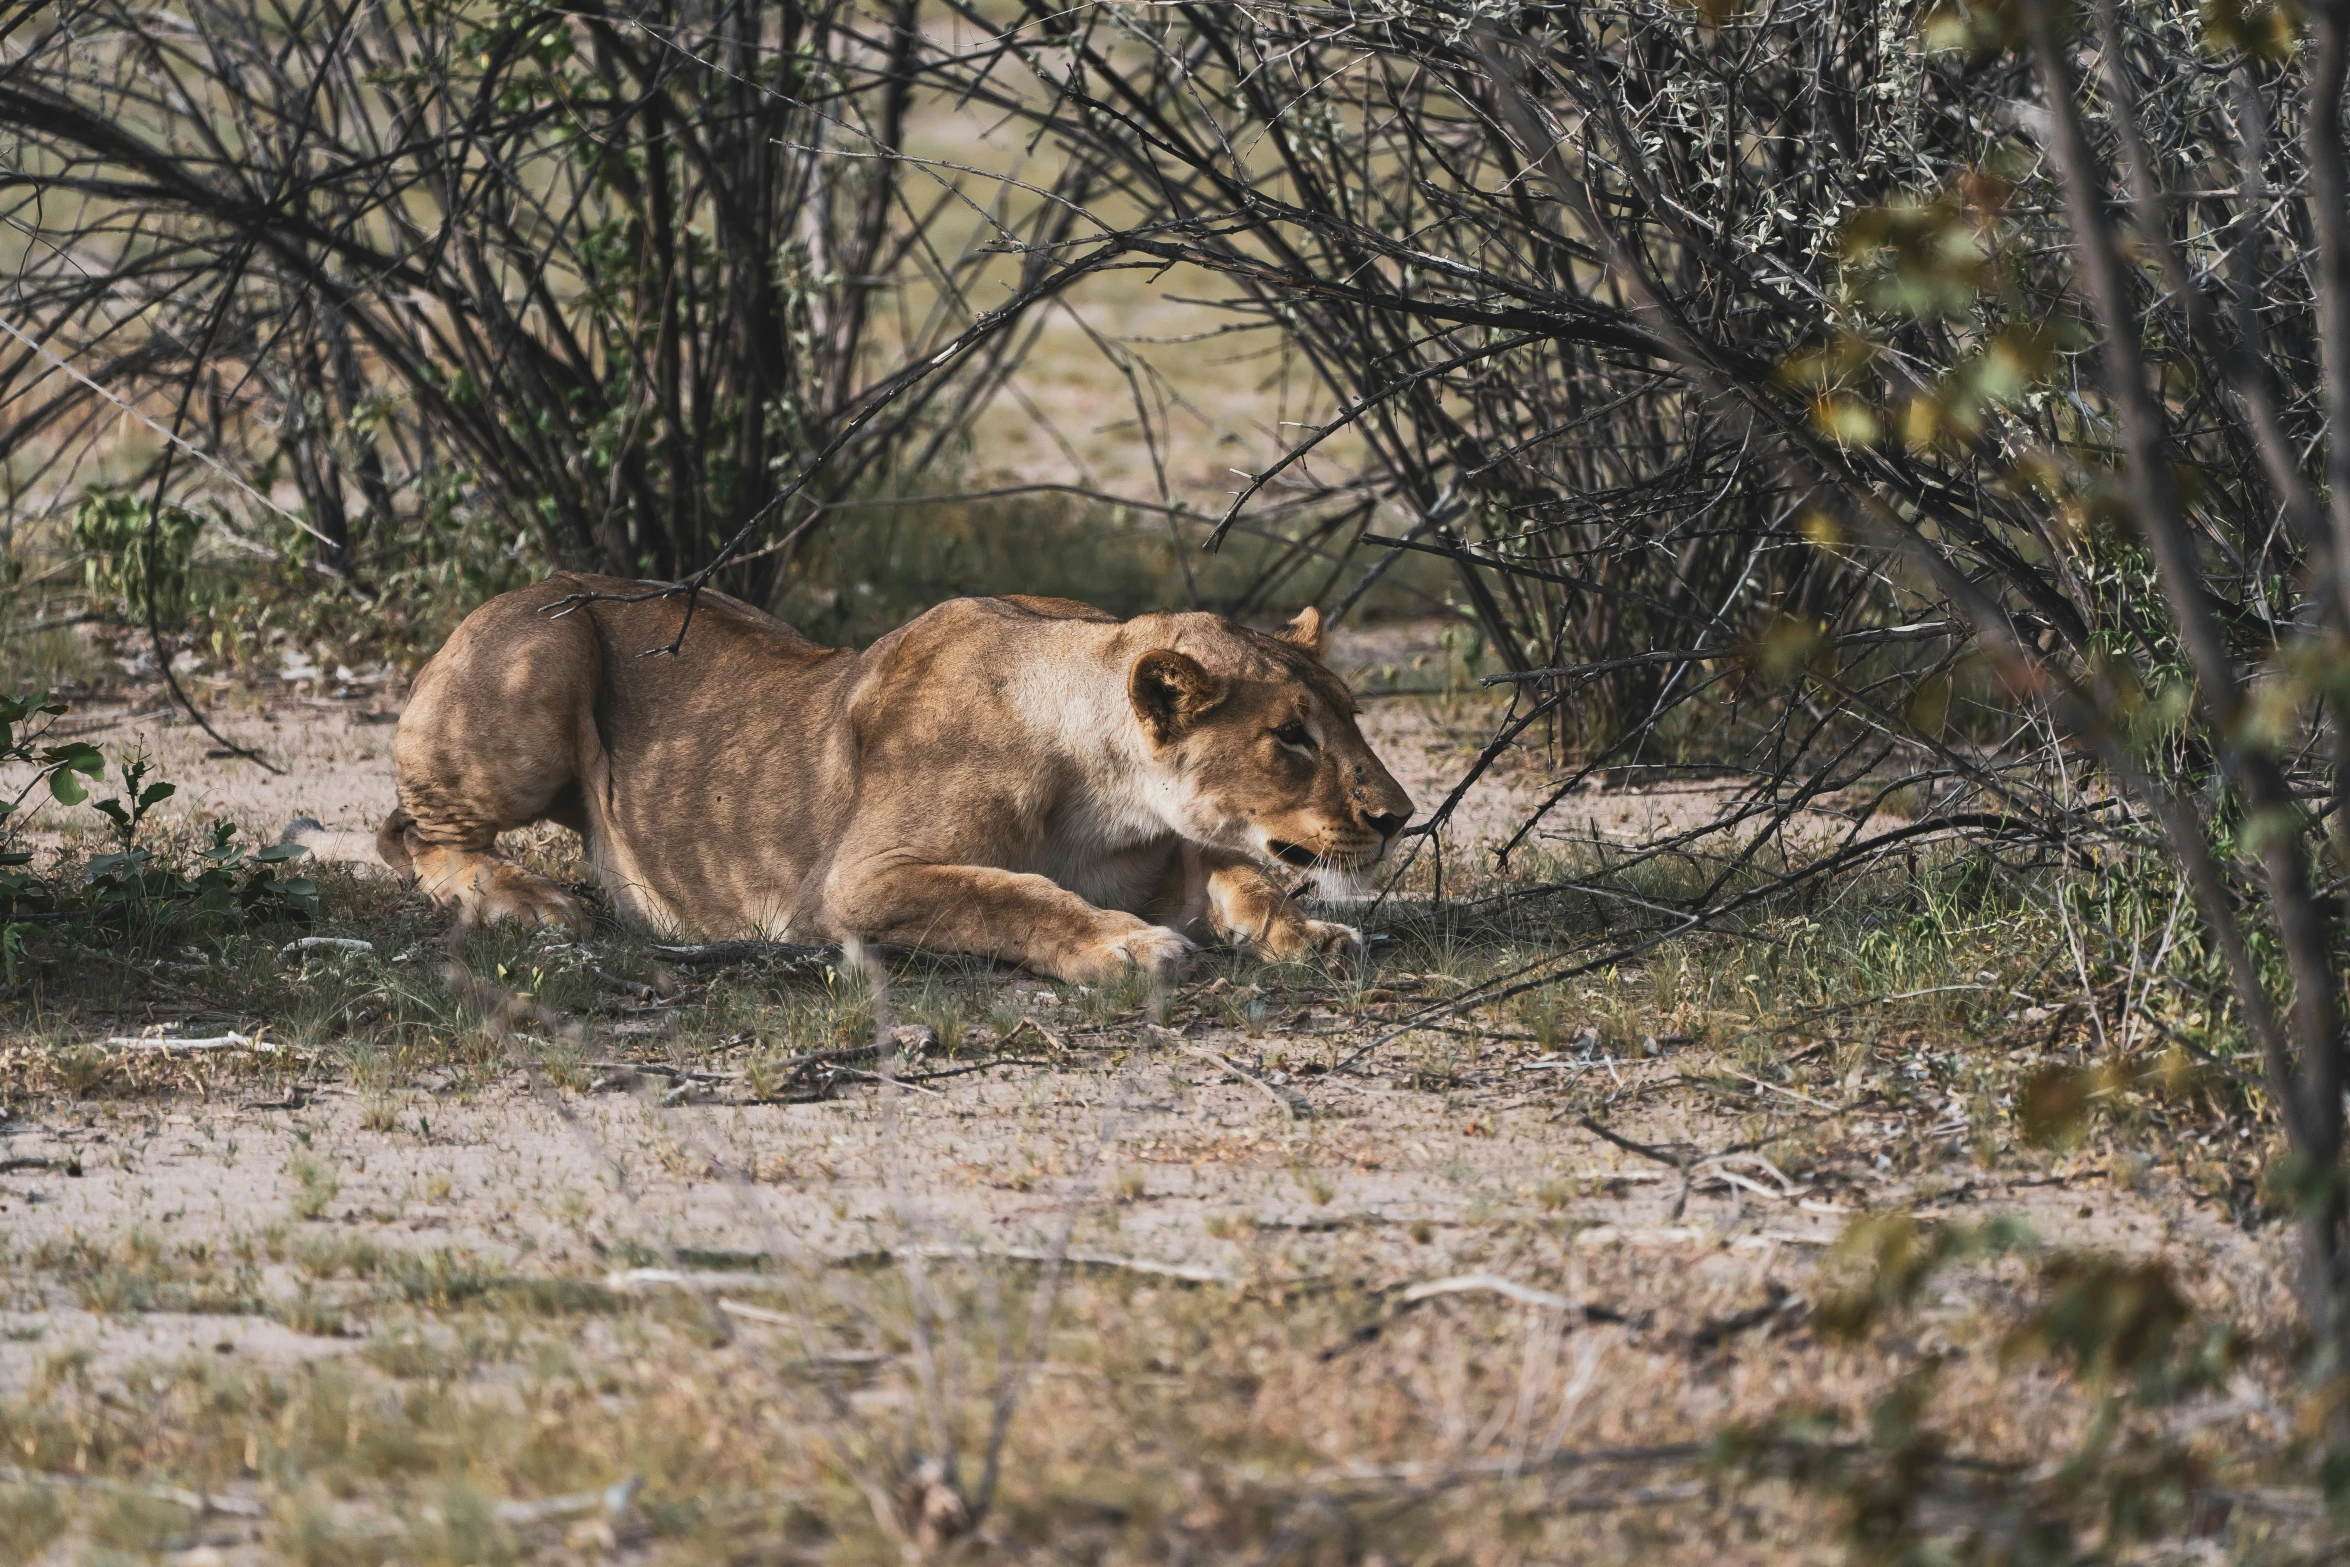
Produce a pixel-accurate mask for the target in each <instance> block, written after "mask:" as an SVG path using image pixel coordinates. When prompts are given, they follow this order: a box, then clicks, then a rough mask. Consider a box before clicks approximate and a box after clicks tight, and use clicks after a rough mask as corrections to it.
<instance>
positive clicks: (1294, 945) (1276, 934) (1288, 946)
mask: <svg viewBox="0 0 2350 1567" xmlns="http://www.w3.org/2000/svg"><path fill="white" fill-rule="evenodd" d="M1254 945H1255V946H1256V948H1257V950H1258V951H1259V952H1261V953H1263V954H1264V955H1265V956H1266V957H1269V958H1272V959H1275V960H1276V961H1279V962H1291V961H1294V960H1296V959H1299V958H1314V957H1321V958H1329V959H1332V960H1334V961H1341V960H1351V959H1354V958H1359V957H1361V956H1362V955H1363V951H1364V946H1363V933H1362V932H1361V931H1359V930H1357V929H1355V928H1354V927H1353V926H1352V925H1339V924H1334V923H1333V922H1331V921H1329V920H1310V919H1305V918H1303V917H1302V916H1301V917H1300V918H1298V919H1294V920H1283V921H1280V922H1278V923H1276V924H1275V925H1274V926H1273V927H1272V928H1271V929H1269V930H1267V931H1266V932H1265V934H1264V936H1263V937H1262V938H1261V939H1260V940H1258V941H1257V942H1256V943H1254Z"/></svg>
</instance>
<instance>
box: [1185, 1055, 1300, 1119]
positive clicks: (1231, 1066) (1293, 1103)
mask: <svg viewBox="0 0 2350 1567" xmlns="http://www.w3.org/2000/svg"><path fill="white" fill-rule="evenodd" d="M1183 1053H1184V1054H1185V1055H1187V1056H1197V1057H1199V1058H1200V1059H1201V1060H1203V1061H1210V1062H1213V1063H1214V1064H1216V1065H1217V1066H1220V1067H1222V1068H1223V1069H1224V1070H1225V1071H1227V1072H1230V1073H1231V1074H1232V1075H1233V1076H1234V1077H1237V1078H1239V1079H1240V1080H1241V1081H1242V1082H1244V1083H1246V1084H1248V1086H1249V1087H1251V1088H1253V1089H1255V1090H1256V1091H1257V1092H1258V1093H1260V1094H1263V1095H1264V1096H1265V1097H1266V1098H1267V1099H1270V1100H1272V1101H1273V1102H1274V1103H1275V1104H1277V1105H1279V1106H1280V1107H1281V1113H1282V1114H1284V1115H1286V1116H1288V1117H1289V1118H1290V1119H1291V1120H1293V1121H1294V1120H1296V1119H1297V1118H1298V1117H1299V1116H1301V1115H1311V1114H1313V1111H1314V1106H1313V1103H1312V1101H1310V1100H1308V1099H1307V1098H1306V1096H1305V1095H1303V1094H1300V1093H1294V1092H1284V1091H1283V1090H1281V1089H1280V1088H1278V1087H1276V1086H1274V1085H1273V1084H1271V1083H1268V1082H1266V1081H1265V1080H1264V1079H1263V1078H1261V1077H1259V1076H1257V1075H1256V1074H1255V1073H1254V1072H1251V1071H1248V1070H1247V1069H1246V1068H1244V1067H1241V1066H1239V1065H1237V1064H1236V1063H1234V1062H1233V1061H1232V1060H1230V1059H1229V1058H1227V1057H1226V1056H1224V1055H1223V1054H1222V1053H1221V1052H1219V1051H1215V1050H1210V1049H1209V1048H1208V1047H1207V1046H1205V1045H1185V1046H1184V1047H1183Z"/></svg>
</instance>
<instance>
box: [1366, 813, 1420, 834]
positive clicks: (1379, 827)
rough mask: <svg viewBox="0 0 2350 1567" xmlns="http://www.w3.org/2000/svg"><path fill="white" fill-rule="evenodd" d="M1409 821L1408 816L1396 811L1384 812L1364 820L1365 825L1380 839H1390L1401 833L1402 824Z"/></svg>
mask: <svg viewBox="0 0 2350 1567" xmlns="http://www.w3.org/2000/svg"><path fill="white" fill-rule="evenodd" d="M1410 820H1411V818H1410V817H1409V816H1405V815H1403V814H1401V813H1399V812H1396V811H1385V812H1382V813H1380V814H1379V815H1377V816H1371V817H1366V818H1364V821H1365V824H1366V825H1367V826H1369V827H1370V829H1371V831H1373V832H1375V833H1377V834H1378V835H1379V836H1380V837H1382V838H1392V837H1394V836H1395V835H1396V834H1397V833H1399V832H1402V831H1403V824H1404V823H1405V822H1408V821H1410Z"/></svg>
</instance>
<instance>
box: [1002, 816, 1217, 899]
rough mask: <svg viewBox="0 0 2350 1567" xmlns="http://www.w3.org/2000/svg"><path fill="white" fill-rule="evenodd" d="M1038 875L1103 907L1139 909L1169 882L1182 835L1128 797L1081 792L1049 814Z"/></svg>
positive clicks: (1040, 841)
mask: <svg viewBox="0 0 2350 1567" xmlns="http://www.w3.org/2000/svg"><path fill="white" fill-rule="evenodd" d="M1036 848H1037V854H1036V858H1037V863H1036V864H1035V865H1034V866H1033V867H1032V868H1033V869H1034V870H1035V871H1036V872H1037V873H1038V874H1040V875H1043V876H1046V877H1049V878H1050V879H1051V880H1053V881H1054V882H1056V883H1058V884H1059V885H1061V886H1063V887H1066V888H1068V889H1069V890H1070V891H1071V892H1074V893H1076V894H1077V895H1078V896H1079V897H1081V898H1083V899H1084V900H1085V901H1086V902H1088V903H1090V904H1092V905H1094V907H1096V908H1102V909H1121V910H1124V911H1126V912H1127V913H1130V914H1131V913H1139V912H1141V911H1142V909H1143V908H1144V906H1145V905H1147V904H1149V903H1150V902H1151V901H1152V900H1153V898H1154V897H1155V896H1156V895H1157V894H1158V892H1159V890H1160V889H1161V888H1162V887H1163V886H1164V885H1165V883H1166V880H1167V877H1168V874H1169V872H1170V870H1171V869H1172V868H1173V866H1174V865H1175V862H1176V857H1177V855H1178V854H1179V852H1180V850H1181V840H1179V839H1178V838H1177V837H1176V836H1175V835H1174V834H1173V833H1171V832H1169V831H1167V829H1166V827H1165V825H1164V824H1162V823H1161V822H1159V821H1157V820H1156V819H1155V818H1153V817H1151V816H1149V815H1148V814H1146V813H1144V812H1143V811H1141V810H1140V809H1138V808H1137V807H1135V806H1133V805H1131V804H1129V803H1128V802H1126V801H1124V800H1121V799H1118V798H1116V797H1114V796H1113V797H1112V798H1109V799H1102V798H1100V797H1097V796H1091V795H1080V796H1078V797H1076V798H1074V799H1070V800H1066V801H1064V802H1062V804H1061V807H1060V808H1059V809H1057V810H1055V811H1053V812H1052V813H1051V814H1050V815H1049V816H1047V817H1046V819H1045V821H1044V824H1043V830H1042V832H1041V833H1040V834H1039V835H1038V842H1037V846H1036Z"/></svg>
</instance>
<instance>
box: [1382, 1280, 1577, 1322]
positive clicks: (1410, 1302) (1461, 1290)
mask: <svg viewBox="0 0 2350 1567" xmlns="http://www.w3.org/2000/svg"><path fill="white" fill-rule="evenodd" d="M1480 1292H1482V1293H1485V1294H1492V1295H1504V1296H1507V1297H1508V1298H1509V1299H1511V1300H1514V1301H1516V1302H1517V1303H1518V1304H1519V1305H1521V1306H1547V1307H1549V1308H1550V1309H1551V1310H1552V1311H1579V1312H1582V1313H1583V1314H1584V1315H1586V1316H1588V1315H1590V1312H1591V1308H1590V1307H1589V1306H1587V1305H1585V1304H1584V1303H1583V1302H1581V1301H1577V1300H1569V1299H1567V1297H1566V1296H1564V1295H1553V1294H1552V1293H1551V1292H1550V1291H1548V1290H1538V1289H1536V1288H1535V1287H1534V1286H1533V1285H1531V1284H1520V1283H1519V1282H1518V1281H1517V1280H1515V1279H1505V1278H1503V1277H1502V1276H1501V1275H1500V1274H1498V1273H1461V1274H1455V1275H1454V1276H1453V1277H1451V1278H1449V1279H1431V1280H1429V1281H1428V1282H1427V1283H1425V1284H1415V1285H1413V1286H1412V1287H1411V1288H1410V1289H1408V1290H1405V1291H1404V1292H1403V1304H1404V1305H1406V1306H1417V1305H1418V1304H1419V1303H1420V1302H1422V1301H1424V1300H1434V1299H1435V1298H1436V1297H1437V1296H1439V1295H1468V1294H1474V1293H1480Z"/></svg>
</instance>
